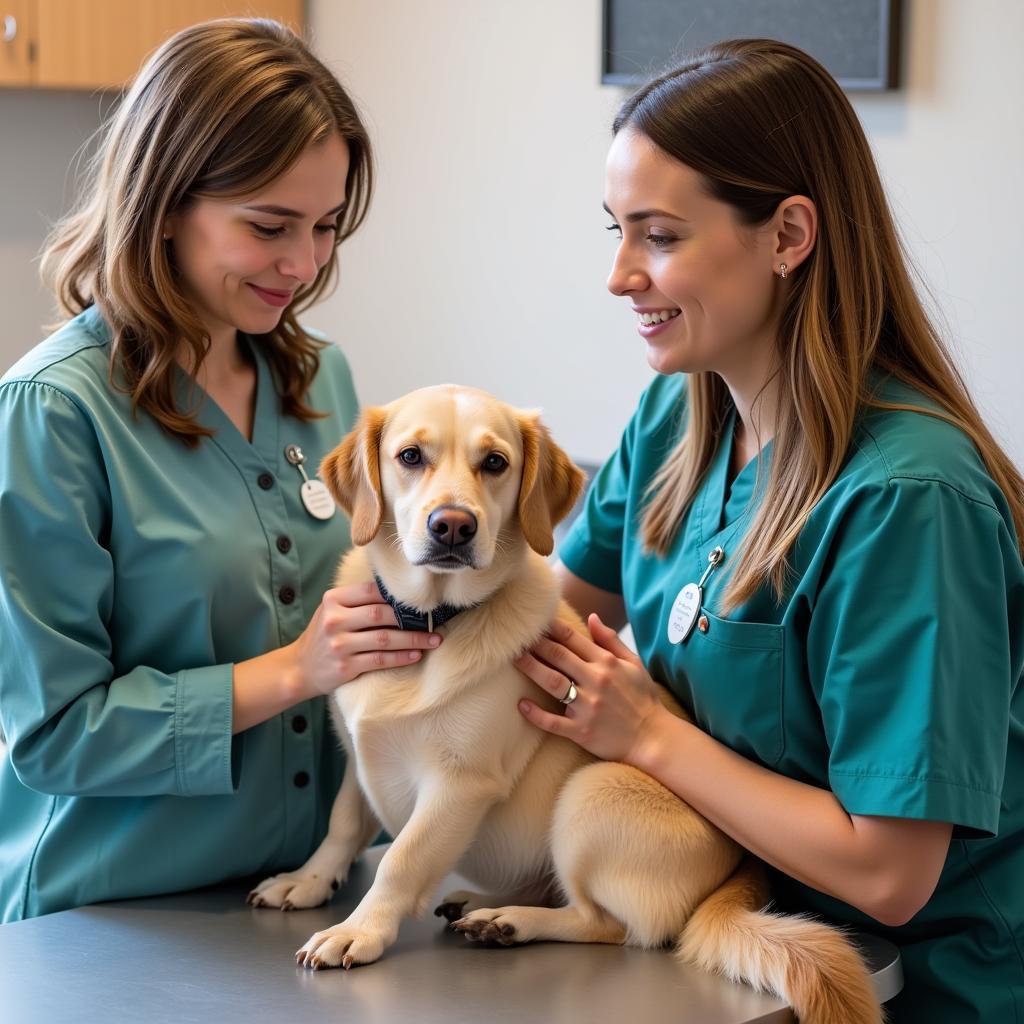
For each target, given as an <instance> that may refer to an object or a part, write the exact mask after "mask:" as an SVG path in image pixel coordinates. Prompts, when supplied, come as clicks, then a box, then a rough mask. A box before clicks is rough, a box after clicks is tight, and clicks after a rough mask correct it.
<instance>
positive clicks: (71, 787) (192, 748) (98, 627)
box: [0, 308, 357, 921]
mask: <svg viewBox="0 0 1024 1024" xmlns="http://www.w3.org/2000/svg"><path fill="white" fill-rule="evenodd" d="M243 341H244V342H246V343H247V344H248V347H249V348H250V350H251V353H252V356H253V359H254V361H255V365H256V369H257V389H256V408H255V419H254V425H253V438H252V442H251V443H250V442H249V441H248V440H247V439H245V438H244V437H242V435H241V434H240V433H239V432H238V430H237V429H236V428H235V427H234V425H233V424H232V423H231V422H230V420H228V418H227V417H226V416H225V415H224V413H223V412H222V411H221V410H220V408H219V407H218V406H217V405H216V404H215V403H214V402H212V401H211V400H206V401H205V402H203V403H202V405H201V406H200V409H199V414H198V419H199V421H200V422H201V423H203V424H204V425H206V426H209V427H212V428H213V429H214V430H215V434H214V436H213V437H211V438H204V439H203V440H202V441H201V442H200V444H199V445H198V447H197V448H194V449H189V448H186V447H185V446H184V445H183V444H182V443H181V442H179V441H177V440H174V439H173V438H171V437H170V436H169V435H167V434H166V433H165V432H164V431H163V430H162V429H161V428H160V427H159V426H158V425H157V423H156V422H155V421H154V420H153V419H151V418H150V417H149V416H148V415H147V414H145V413H140V414H139V415H138V416H137V417H133V416H132V414H131V411H130V403H129V398H128V396H126V395H123V394H120V393H118V392H116V391H115V390H113V389H112V388H111V387H110V385H109V384H108V357H109V332H108V329H107V327H106V325H105V324H104V322H103V320H102V319H101V317H100V316H99V314H98V313H97V312H96V310H95V309H94V308H93V309H89V310H87V311H86V312H85V313H83V314H82V315H80V316H78V317H76V318H75V319H74V320H72V321H71V322H70V323H68V324H67V325H65V327H63V328H62V329H61V330H60V331H58V332H57V333H56V334H55V335H53V336H52V337H50V338H49V339H48V340H47V341H45V342H43V343H42V344H41V345H39V346H38V347H37V348H36V349H34V350H33V351H32V352H30V353H29V354H28V355H27V356H25V357H24V358H23V359H22V360H21V361H20V362H19V363H18V364H16V365H15V366H14V367H13V368H12V369H11V370H10V371H9V372H8V373H7V374H5V375H4V377H3V378H2V381H0V723H2V725H3V730H4V732H5V733H6V737H7V743H8V751H7V755H6V756H4V757H3V758H2V760H0V822H2V826H0V921H12V920H17V919H19V918H23V917H27V916H33V915H37V914H42V913H47V912H50V911H55V910H61V909H64V908H67V907H71V906H76V905H80V904H85V903H91V902H94V901H97V900H105V899H112V898H121V897H130V896H137V895H147V894H155V893H162V892H171V891H176V890H183V889H189V888H193V887H196V886H201V885H207V884H211V883H214V882H217V881H219V880H222V879H225V878H230V877H237V876H242V875H249V874H260V873H262V874H266V873H269V872H276V871H278V870H281V869H286V868H291V867H295V866H296V865H298V864H301V863H302V862H303V860H304V859H305V858H306V857H307V855H308V854H309V853H310V852H311V851H312V850H313V849H314V848H315V847H316V846H317V844H318V843H319V841H320V839H321V838H322V836H323V835H324V834H325V832H326V828H327V819H328V814H329V811H330V806H331V802H332V800H333V797H334V794H335V792H336V790H337V786H338V782H339V779H340V775H341V772H342V767H343V766H342V759H341V754H340V753H339V751H338V744H337V742H336V740H335V739H334V737H333V736H332V735H331V733H330V730H329V728H328V726H327V723H326V717H327V716H326V712H325V707H324V701H323V699H318V700H312V701H307V702H305V703H303V704H300V705H298V706H296V707H294V708H291V709H289V710H288V711H286V712H285V713H283V714H281V715H277V716H275V717H274V718H271V719H270V720H269V721H267V722H264V723H262V724H260V725H258V726H255V727H254V728H251V729H249V730H247V731H246V732H244V733H241V734H239V735H238V736H235V737H232V735H231V720H232V693H231V685H232V668H233V664H234V663H235V662H239V661H243V660H245V659H248V658H252V657H254V656H256V655H259V654H262V653H264V652H266V651H269V650H272V649H274V648H277V647H280V646H282V645H283V644H287V643H290V642H291V641H293V640H294V639H295V638H296V637H298V636H299V634H300V633H301V632H302V630H303V629H304V628H305V626H306V624H307V623H308V621H309V619H310V617H311V616H312V615H313V613H314V611H315V610H316V608H317V605H318V603H319V601H320V598H321V596H322V594H323V592H324V591H325V590H326V589H327V588H328V587H330V586H331V584H332V580H333V575H334V570H335V567H336V565H337V562H338V559H339V557H340V555H341V554H342V553H343V551H344V550H345V548H346V547H347V546H348V545H349V533H348V523H347V521H346V519H345V517H344V516H343V515H342V513H341V512H340V511H339V512H338V514H336V515H335V516H334V517H333V518H332V519H330V520H327V521H321V520H318V519H315V518H313V517H312V516H310V515H309V514H308V513H307V512H306V511H305V509H304V508H303V506H302V504H301V502H300V498H299V488H300V486H301V483H302V478H301V476H300V474H299V473H298V472H297V470H296V469H295V467H294V466H292V465H290V464H289V463H288V462H287V460H286V459H285V456H284V449H285V447H286V446H287V445H289V444H298V445H300V446H301V448H302V449H303V451H304V453H305V454H306V456H307V459H308V465H309V466H310V467H311V468H310V472H311V473H312V472H315V468H316V466H317V465H318V463H319V461H320V459H321V458H322V457H323V456H324V455H325V454H327V452H328V451H330V449H331V448H333V447H334V446H335V445H336V444H337V443H338V441H339V439H340V438H341V437H342V436H343V434H345V433H346V432H347V431H348V430H349V429H350V427H351V426H352V424H353V421H354V419H355V416H356V411H357V410H356V398H355V393H354V391H353V387H352V380H351V376H350V374H349V370H348V366H347V363H346V361H345V358H344V356H343V355H342V353H341V352H340V351H339V350H338V349H337V348H336V347H334V346H333V345H332V346H327V347H326V348H324V349H323V350H322V351H321V353H320V360H321V364H320V370H319V372H318V374H317V376H316V379H315V380H314V382H313V384H312V387H311V389H310V392H309V396H308V400H309V403H310V405H311V406H312V407H313V408H314V409H318V410H320V411H322V412H325V413H326V414H327V415H326V416H325V417H324V418H322V419H317V420H314V421H312V422H310V423H303V422H300V421H299V420H296V419H293V418H291V417H288V416H284V415H283V414H282V413H281V412H280V409H279V402H278V399H277V395H276V392H275V389H274V383H273V379H272V376H271V369H270V367H269V365H268V363H267V361H266V359H265V358H264V356H263V355H262V353H261V351H260V344H259V341H258V339H243ZM190 385H192V382H191V379H190V378H189V377H188V376H187V375H186V374H184V373H180V374H179V377H178V400H179V402H180V403H181V404H182V406H183V407H186V408H189V407H191V406H193V405H194V404H195V401H196V399H197V397H198V398H200V399H201V398H202V397H203V396H202V393H201V392H200V391H199V389H197V388H194V386H190ZM300 722H301V725H300ZM307 726H308V727H307ZM299 778H303V779H305V782H304V783H303V784H302V785H300V784H299V783H298V782H297V781H296V780H298V779H299Z"/></svg>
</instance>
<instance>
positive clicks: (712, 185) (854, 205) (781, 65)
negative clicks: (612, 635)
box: [613, 39, 1024, 610]
mask: <svg viewBox="0 0 1024 1024" xmlns="http://www.w3.org/2000/svg"><path fill="white" fill-rule="evenodd" d="M626 128H628V129H630V130H632V131H637V132H640V133H641V134H643V135H644V136H646V137H647V138H648V139H650V141H652V142H653V143H654V144H655V145H657V146H658V147H659V148H660V149H662V150H663V151H664V152H666V153H668V154H669V155H670V156H672V157H674V158H675V159H676V160H679V161H681V162H682V163H684V164H686V165H687V166H689V167H691V168H693V169H694V170H696V171H697V172H699V173H700V174H701V175H702V177H703V179H704V185H705V187H706V188H707V190H708V192H709V194H710V195H712V196H714V197H715V198H716V199H719V200H721V201H723V202H726V203H728V204H729V205H730V206H731V207H732V208H733V210H734V211H735V214H736V217H737V219H738V220H739V222H740V223H742V224H744V225H746V226H750V227H753V226H756V225H763V224H765V223H767V221H769V220H770V219H771V217H772V215H773V214H774V213H775V211H776V209H777V207H778V205H779V203H780V202H782V201H783V200H784V199H787V198H788V197H790V196H793V195H803V196H808V197H809V198H810V199H812V200H813V201H814V203H815V204H816V206H817V210H818V218H819V227H818V237H817V243H816V245H815V247H814V250H813V252H812V253H811V255H810V256H809V257H808V259H807V260H806V261H805V262H804V263H803V264H802V265H801V266H800V267H799V268H798V269H797V270H796V271H795V273H791V274H790V277H789V280H788V281H787V284H788V285H789V287H788V288H787V289H786V297H785V305H784V308H783V311H782V316H781V324H780V328H779V335H778V346H779V365H778V372H777V377H776V381H777V385H778V389H779V403H778V420H777V423H776V429H775V435H774V442H773V444H774V451H773V455H772V459H771V463H770V468H769V471H768V474H767V478H766V480H765V481H764V490H763V499H762V501H761V503H760V507H759V510H758V511H757V514H756V516H755V518H754V520H753V522H752V524H751V526H750V527H749V528H748V530H747V532H746V537H745V540H744V545H743V555H742V557H741V558H738V559H737V560H736V565H737V569H736V571H735V572H734V574H733V576H732V577H731V579H730V581H729V585H728V587H727V588H726V591H725V594H724V596H723V603H724V607H725V609H726V610H732V609H735V608H736V607H737V606H739V605H741V604H743V603H744V602H746V601H748V600H749V599H750V598H751V597H752V596H753V595H754V593H755V591H757V590H758V588H759V587H761V586H762V585H763V584H764V583H765V582H770V584H771V586H772V588H773V590H774V593H775V596H776V598H777V599H778V600H781V599H782V596H783V593H784V591H785V586H786V577H787V573H788V556H789V552H790V550H791V548H792V546H793V543H794V541H795V540H796V538H797V535H798V534H799V532H800V529H801V528H802V527H803V525H804V523H805V522H806V520H807V517H808V516H809V515H810V513H811V510H812V509H813V508H814V506H815V505H816V504H817V502H818V501H819V500H820V499H821V497H822V496H823V495H824V494H825V492H826V491H827V490H828V488H829V487H830V486H831V484H832V483H833V482H834V481H835V479H836V477H837V475H838V473H839V471H840V468H841V467H842V465H843V463H844V461H845V459H846V458H847V453H848V450H849V447H850V442H851V438H852V436H853V431H854V428H855V423H856V420H857V417H858V413H859V412H860V411H861V410H862V409H863V408H864V407H875V408H886V409H912V410H913V411H917V412H922V413H927V414H928V415H935V416H939V417H940V418H941V419H944V420H947V421H949V422H950V423H953V424H955V425H956V426H957V427H959V428H960V429H961V430H963V431H964V433H966V434H967V435H968V437H970V439H971V440H972V441H973V442H974V444H975V446H976V447H977V449H978V451H979V452H980V454H981V457H982V459H983V460H984V463H985V466H986V467H987V469H988V471H989V473H990V474H991V475H992V478H993V479H994V480H995V482H996V483H997V484H998V485H999V487H1000V489H1001V490H1002V492H1003V494H1004V495H1005V496H1006V499H1007V502H1008V504H1009V507H1010V509H1011V511H1012V515H1013V520H1014V524H1015V527H1016V533H1017V539H1018V544H1019V545H1020V546H1021V547H1022V548H1024V479H1022V477H1021V475H1020V473H1019V472H1018V471H1017V470H1016V468H1015V467H1014V465H1013V463H1012V462H1011V461H1010V459H1009V458H1008V457H1007V455H1006V454H1005V453H1004V452H1003V451H1002V449H1001V448H1000V447H999V445H998V444H997V443H996V441H995V439H994V438H993V437H992V435H991V434H990V433H989V431H988V430H987V428H986V427H985V425H984V423H983V422H982V419H981V416H980V415H979V413H978V410H977V409H976V408H975V406H974V403H973V402H972V401H971V398H970V396H969V395H968V393H967V388H966V386H965V385H964V382H963V379H962V377H961V375H960V373H959V372H958V371H957V369H956V366H955V365H954V363H953V360H952V358H951V357H950V355H949V353H948V351H947V350H946V347H945V346H944V344H943V343H942V340H941V338H940V337H939V335H938V333H937V331H936V330H935V328H934V327H933V325H932V324H931V322H930V321H929V318H928V316H927V314H926V313H925V311H924V308H923V307H922V304H921V302H920V300H919V299H918V296H917V294H916V292H915V289H914V285H913V282H912V280H911V276H910V272H909V270H908V260H907V258H906V255H905V253H904V250H903V247H902V245H901V242H900V240H899V237H898V235H897V232H896V229H895V226H894V224H893V219H892V215H891V213H890V211H889V207H888V204H887V202H886V198H885V193H884V191H883V188H882V184H881V181H880V179H879V175H878V170H877V168H876V167H875V162H874V159H873V157H872V155H871V150H870V148H869V146H868V143H867V139H866V138H865V136H864V132H863V130H862V128H861V125H860V122H859V121H858V119H857V115H856V114H855V112H854V110H853V108H852V107H851V106H850V103H849V101H848V100H847V98H846V96H845V94H844V93H843V91H842V90H841V89H840V88H839V86H838V85H837V84H836V82H835V81H834V80H833V78H832V77H831V76H830V75H829V74H828V72H827V71H825V69H824V68H823V67H822V66H821V65H820V64H819V63H818V62H817V61H815V60H814V59H812V58H811V57H809V56H808V55H807V54H805V53H803V52H802V51H801V50H798V49H796V48H795V47H793V46H789V45H787V44H785V43H781V42H776V41H773V40H766V39H743V40H735V41H730V42H723V43H719V44H717V45H715V46H712V47H711V48H709V49H708V50H706V51H705V52H703V53H701V54H699V55H696V56H694V57H693V58H691V59H690V60H688V61H687V62H686V63H685V64H683V65H682V66H681V67H678V68H675V69H674V70H672V71H669V72H668V73H666V74H664V75H662V76H660V77H659V78H657V79H655V80H654V81H652V82H651V83H649V84H648V85H646V86H645V87H643V88H642V89H641V90H640V91H639V92H637V93H636V94H635V95H634V96H632V97H630V99H628V100H627V101H626V103H625V104H624V105H623V107H622V109H621V110H620V112H619V114H618V116H617V117H616V119H615V122H614V125H613V131H614V132H615V133H618V132H620V131H622V130H623V129H626ZM872 370H880V371H882V372H884V373H886V374H891V375H892V376H893V377H895V378H896V379H898V380H900V381H903V382H904V383H906V384H908V385H910V386H911V387H913V388H915V389H916V390H917V391H918V392H920V393H921V394H922V395H924V396H925V397H926V398H927V399H930V400H931V401H932V402H934V403H935V404H936V405H937V406H938V408H939V409H940V410H941V411H940V412H934V411H932V410H929V409H926V408H919V407H917V406H905V405H900V404H892V403H886V402H882V401H880V400H878V399H877V398H875V397H874V396H873V395H872V393H871V387H870V374H871V371H872ZM729 403H730V396H729V393H728V390H727V389H726V386H725V384H724V382H723V381H722V379H721V378H720V377H719V376H718V375H717V374H715V373H711V372H699V373H693V374H690V382H689V400H688V417H687V423H686V428H685V431H684V434H683V437H682V439H681V441H680V443H679V444H678V446H677V447H676V448H675V450H674V451H673V452H672V453H671V455H670V456H669V458H668V459H667V460H666V462H665V464H664V465H663V466H662V467H661V469H660V470H659V472H658V473H657V474H656V475H655V477H654V479H653V480H652V481H651V485H650V488H649V491H648V502H647V505H646V507H645V510H644V513H643V521H642V536H643V541H644V544H645V547H646V548H647V550H649V551H653V552H655V553H657V554H659V555H664V554H666V553H667V551H668V549H669V547H670V545H671V543H672V540H673V538H674V536H675V534H676V532H677V530H678V529H679V526H680V524H681V522H682V520H683V516H684V514H685V512H686V510H687V508H688V507H689V506H690V504H691V502H692V500H693V497H694V494H695V492H696V489H697V487H698V486H699V484H700V482H701V480H702V479H703V478H704V476H705V474H706V471H707V469H708V466H709V465H710V462H711V459H712V456H713V455H714V453H715V450H716V449H717V447H718V445H719V444H720V443H722V442H723V438H722V432H723V429H724V424H725V423H726V421H727V412H728V408H729Z"/></svg>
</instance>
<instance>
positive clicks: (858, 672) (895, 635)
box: [807, 478, 1024, 838]
mask: <svg viewBox="0 0 1024 1024" xmlns="http://www.w3.org/2000/svg"><path fill="white" fill-rule="evenodd" d="M838 518H839V522H838V525H837V528H836V531H835V534H834V537H833V543H832V546H831V555H830V564H829V565H828V567H827V569H826V570H825V572H824V573H823V576H822V580H821V582H820V584H819V587H818V591H817V594H816V598H815V602H814V606H813V609H812V612H811V619H810V625H809V635H808V646H807V657H808V669H809V673H810V679H811V684H812V686H813V687H814V688H815V691H816V696H817V698H818V703H819V705H820V708H821V714H822V722H823V725H824V729H825V733H826V737H827V741H828V745H829V748H830V753H829V766H828V773H829V782H830V785H831V787H832V789H833V791H834V792H835V794H836V796H837V797H838V798H839V800H840V801H841V803H842V804H843V806H844V807H845V808H846V810H847V811H848V812H849V813H851V814H865V815H881V816H887V817H888V816H891V817H905V818H917V819H927V820H933V821H947V822H951V823H952V824H953V825H954V826H959V828H958V829H957V832H956V833H955V834H956V835H959V836H960V837H962V838H966V837H978V836H988V835H995V834H996V833H997V832H998V829H999V815H1000V803H1001V793H1002V787H1003V776H1004V771H1005V765H1006V754H1007V741H1008V734H1009V728H1010V702H1011V697H1012V694H1013V689H1014V687H1015V685H1016V683H1017V679H1018V677H1019V675H1020V671H1021V666H1020V663H1019V662H1020V658H1021V654H1020V652H1019V651H1017V650H1016V649H1015V644H1014V643H1013V642H1012V641H1011V635H1015V633H1014V631H1013V630H1012V629H1011V623H1012V622H1013V621H1015V620H1014V618H1013V617H1014V616H1020V615H1022V614H1024V607H1022V605H1024V595H1022V582H1021V569H1020V557H1019V553H1018V550H1017V545H1016V539H1015V537H1014V536H1013V534H1012V532H1011V530H1010V529H1009V528H1008V526H1007V523H1006V521H1005V520H1004V518H1003V517H1002V515H1000V513H999V511H998V510H997V509H996V508H995V507H994V506H992V505H988V504H985V503H984V502H981V501H978V500H976V499H973V498H969V497H967V496H965V495H963V494H961V493H960V492H959V491H957V490H956V489H954V488H953V487H951V486H948V485H946V484H944V483H942V482H939V481H936V480H931V479H929V480H923V479H914V478H895V479H890V480H888V481H886V482H882V483H878V484H873V485H871V486H865V487H864V488H862V489H860V490H859V491H857V492H856V493H855V494H854V495H853V496H852V497H851V498H850V500H849V502H848V504H847V505H846V506H845V508H844V509H843V511H842V514H841V516H839V517H838Z"/></svg>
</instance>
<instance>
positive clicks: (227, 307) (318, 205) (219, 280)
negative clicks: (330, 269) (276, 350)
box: [166, 133, 349, 336]
mask: <svg viewBox="0 0 1024 1024" xmlns="http://www.w3.org/2000/svg"><path fill="white" fill-rule="evenodd" d="M348 167H349V152H348V146H347V145H346V143H345V142H344V140H343V139H342V138H341V137H340V136H339V135H338V134H337V133H334V134H332V135H330V136H328V137H327V138H325V139H323V140H322V141H320V142H316V143H313V144H311V145H310V146H308V147H307V148H306V150H305V151H304V152H303V153H302V155H301V156H300V157H299V158H298V160H296V161H295V163H294V164H293V165H292V166H291V167H289V168H288V170H286V171H285V172H284V173H283V174H281V175H280V176H279V177H278V178H276V179H275V180H274V181H272V182H271V183H270V184H269V185H267V186H266V187H265V188H263V189H261V190H260V191H259V192H257V193H253V194H250V195H246V196H239V197H237V198H232V199H206V198H200V199H196V200H195V201H194V202H192V203H191V204H189V206H188V207H187V208H186V209H185V210H183V211H181V212H180V213H176V214H173V215H172V216H171V217H169V218H168V219H167V224H166V233H167V235H168V237H169V238H170V239H171V240H172V245H173V247H174V262H175V266H176V268H177V271H178V274H179V277H180V280H181V282H182V286H183V290H184V291H185V293H186V295H187V296H188V298H189V299H190V301H191V302H192V304H193V306H194V308H195V310H196V312H197V313H198V315H199V317H200V319H201V320H202V321H203V323H204V324H205V325H206V327H207V328H208V329H209V331H210V333H211V336H213V335H219V334H222V333H229V334H233V332H234V331H235V330H236V329H237V330H241V331H246V332H248V333H250V334H265V333H267V332H269V331H272V330H273V329H274V328H275V327H276V326H277V324H278V322H279V321H280V319H281V316H282V314H283V313H284V310H285V308H286V307H287V306H288V305H289V304H290V302H291V301H292V298H293V297H294V294H295V292H296V291H297V290H298V289H299V288H300V287H302V286H303V285H308V284H310V283H312V282H313V281H314V280H315V279H316V276H317V274H318V273H319V272H320V270H321V268H322V267H324V266H325V265H326V264H327V262H328V261H329V260H330V258H331V254H332V252H333V251H334V244H335V235H336V227H337V222H338V217H339V211H340V210H341V209H342V208H343V206H344V203H345V179H346V176H347V174H348Z"/></svg>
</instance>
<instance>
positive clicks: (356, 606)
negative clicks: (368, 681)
mask: <svg viewBox="0 0 1024 1024" xmlns="http://www.w3.org/2000/svg"><path fill="white" fill-rule="evenodd" d="M440 643H441V637H440V636H439V635H438V634H437V633H417V632H414V631H409V630H403V629H399V628H398V620H397V619H396V618H395V613H394V611H393V610H392V608H391V606H390V605H389V604H387V602H385V600H384V598H383V597H382V596H381V593H380V590H379V589H378V588H377V585H376V584H375V583H372V582H370V583H355V584H351V585H350V586H346V587H335V588H333V589H332V590H328V591H327V592H326V593H325V594H324V596H323V599H322V600H321V602H320V607H319V608H317V610H316V612H315V613H314V614H313V617H312V619H310V620H309V625H308V626H307V627H306V628H305V630H304V631H303V633H302V635H301V636H300V637H299V638H298V640H296V641H295V643H294V644H293V645H292V648H293V651H292V653H293V656H294V662H295V669H296V671H297V673H298V678H299V687H300V689H301V690H302V691H303V692H305V693H308V694H309V695H311V696H313V695H319V694H328V693H331V692H332V691H333V690H336V689H337V688H338V687H339V686H342V685H344V684H345V683H348V682H351V681H352V680H353V679H355V678H357V677H358V676H361V675H362V674H363V673H364V672H377V671H380V669H384V668H397V667H398V666H401V665H411V664H413V663H414V662H417V661H419V660H420V658H421V657H422V652H423V651H425V650H432V649H434V648H435V647H437V646H439V645H440Z"/></svg>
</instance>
